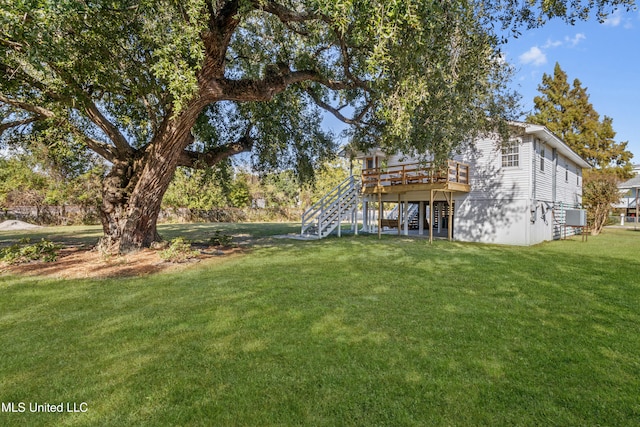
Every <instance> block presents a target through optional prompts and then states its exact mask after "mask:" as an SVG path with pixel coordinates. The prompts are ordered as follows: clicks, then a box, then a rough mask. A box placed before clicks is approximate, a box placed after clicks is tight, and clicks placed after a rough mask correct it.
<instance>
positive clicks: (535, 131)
mask: <svg viewBox="0 0 640 427" xmlns="http://www.w3.org/2000/svg"><path fill="white" fill-rule="evenodd" d="M513 127H514V132H513V137H512V139H511V140H510V142H509V143H508V144H506V145H503V144H501V143H500V142H499V140H498V138H483V139H479V140H476V141H474V143H473V144H469V146H468V148H467V149H465V150H464V151H463V153H462V154H460V155H457V156H455V157H454V158H453V159H451V160H449V161H447V163H446V164H445V165H444V166H442V165H441V166H439V167H438V166H437V165H434V164H432V162H429V161H425V160H424V159H422V160H419V159H418V158H417V157H415V156H414V157H410V156H406V155H402V154H396V155H390V156H389V155H386V154H384V153H383V152H381V151H380V150H372V151H370V152H368V153H361V154H360V155H358V156H357V158H358V159H359V160H360V161H361V162H362V181H361V183H358V182H357V180H355V179H351V183H348V182H345V183H343V188H342V189H339V191H338V192H336V193H335V194H334V196H329V195H328V197H327V198H326V199H323V201H321V204H322V205H323V206H316V207H315V208H312V209H310V210H309V211H308V212H307V213H305V215H306V217H305V218H303V234H304V233H306V234H311V233H316V234H317V235H318V236H319V237H323V235H326V234H327V230H329V229H331V230H333V229H335V226H334V225H333V224H334V223H335V220H332V219H331V218H330V215H331V214H330V213H331V212H333V211H336V212H345V213H346V215H347V217H348V215H353V210H354V209H356V208H357V206H358V200H360V201H361V209H362V222H363V227H362V229H363V230H364V231H366V232H382V231H388V230H390V229H395V228H397V232H398V233H400V234H409V233H411V232H413V233H417V234H425V235H426V234H428V235H429V236H430V238H433V237H448V238H449V239H452V240H457V241H465V242H486V243H499V244H510V245H532V244H536V243H539V242H542V241H545V240H551V239H554V238H559V237H560V236H561V235H562V234H563V233H565V232H568V233H572V232H573V231H574V228H572V227H569V228H567V227H565V225H566V221H565V214H566V212H567V209H574V208H578V207H579V206H580V203H581V201H582V169H583V168H589V167H590V166H589V164H588V163H587V162H586V161H585V160H583V159H582V158H581V157H580V156H578V155H577V154H576V153H575V152H574V151H572V150H571V149H570V148H569V147H568V146H567V145H566V144H565V143H564V142H563V141H562V140H560V139H559V138H558V137H557V136H555V135H554V134H552V133H551V132H550V131H549V130H548V129H547V128H545V127H544V126H539V125H531V124H526V123H519V122H518V123H513ZM423 157H424V156H423ZM351 188H353V189H351ZM335 201H337V205H336V206H334V209H333V210H332V208H330V207H329V206H330V205H331V204H332V203H334V202H335ZM392 205H393V206H398V207H399V209H398V208H396V209H395V210H394V212H395V213H392V214H391V216H387V217H386V218H385V215H384V214H383V212H385V207H388V206H392ZM374 206H377V207H376V208H374ZM322 211H325V212H329V215H326V216H325V217H324V218H320V216H318V215H316V214H319V213H320V212H322ZM570 213H571V214H574V213H575V212H570ZM578 213H580V212H578ZM341 217H343V216H341ZM352 218H353V217H352ZM305 220H306V228H305ZM310 224H313V225H310ZM572 224H573V223H572ZM576 225H577V224H576ZM339 229H340V228H339V227H338V230H339ZM323 230H324V232H323ZM394 231H395V230H394ZM329 232H330V231H329Z"/></svg>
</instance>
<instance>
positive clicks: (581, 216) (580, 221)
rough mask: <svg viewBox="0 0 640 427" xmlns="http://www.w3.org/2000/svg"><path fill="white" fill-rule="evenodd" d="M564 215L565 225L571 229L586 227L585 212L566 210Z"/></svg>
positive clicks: (581, 210)
mask: <svg viewBox="0 0 640 427" xmlns="http://www.w3.org/2000/svg"><path fill="white" fill-rule="evenodd" d="M564 213H565V221H564V223H565V225H568V226H571V227H586V226H587V211H586V210H584V209H567V210H566V211H564Z"/></svg>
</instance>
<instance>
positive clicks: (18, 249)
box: [0, 238, 62, 264]
mask: <svg viewBox="0 0 640 427" xmlns="http://www.w3.org/2000/svg"><path fill="white" fill-rule="evenodd" d="M61 248H62V245H59V244H56V243H53V242H50V241H48V240H45V239H42V240H41V241H40V242H38V243H33V244H31V239H29V238H26V239H22V240H20V243H16V244H14V245H11V246H9V247H7V248H3V249H0V261H3V262H6V263H8V264H23V263H26V262H30V261H37V260H42V261H44V262H53V261H55V260H57V259H58V252H59V251H60V249H61Z"/></svg>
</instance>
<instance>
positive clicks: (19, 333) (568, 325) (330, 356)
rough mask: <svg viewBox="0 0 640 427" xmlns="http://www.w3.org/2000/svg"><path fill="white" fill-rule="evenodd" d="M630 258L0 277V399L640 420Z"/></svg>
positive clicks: (336, 244)
mask: <svg viewBox="0 0 640 427" xmlns="http://www.w3.org/2000/svg"><path fill="white" fill-rule="evenodd" d="M165 227H173V228H166V229H165V233H169V234H171V233H175V235H178V234H183V233H181V230H183V227H184V230H185V234H186V232H187V231H189V230H188V229H189V228H194V230H192V232H193V233H195V234H193V235H192V238H193V236H196V235H197V233H203V232H207V228H206V227H207V226H204V225H202V226H191V225H186V226H165ZM209 227H211V226H209ZM225 227H229V228H226V230H228V231H229V232H237V233H247V234H258V235H260V236H262V237H264V236H266V235H268V234H269V232H277V233H282V232H287V231H292V230H288V229H287V227H289V228H292V227H290V226H286V225H283V226H281V227H278V226H275V225H270V226H261V225H257V226H256V225H246V224H245V225H237V226H232V225H228V226H225ZM234 227H237V228H234ZM270 227H273V228H272V229H270ZM265 230H266V231H265ZM3 236H4V237H3ZM3 238H6V235H0V241H1V240H2V239H3ZM638 253H640V233H638V232H633V231H628V230H606V232H605V233H604V234H603V235H601V236H598V237H590V238H589V241H588V242H586V243H583V242H581V241H579V240H568V241H557V242H550V243H545V244H542V245H538V246H535V247H526V248H523V247H502V246H492V245H479V244H461V243H450V242H446V241H436V242H434V244H433V245H429V244H428V242H427V241H425V240H424V239H412V238H399V237H395V236H393V237H392V236H384V237H383V239H382V240H380V241H379V240H378V239H377V237H375V236H369V237H363V236H358V237H343V238H341V239H338V238H329V239H325V240H322V241H315V242H301V241H289V240H273V241H272V242H271V243H270V244H267V245H260V246H259V247H256V248H255V249H254V250H253V251H251V253H249V254H247V255H245V256H241V257H231V258H229V259H227V260H225V261H224V262H219V260H218V262H216V263H215V264H213V263H211V264H206V263H201V264H199V265H197V266H195V267H193V268H190V269H188V270H186V271H181V272H177V273H172V274H159V275H156V276H148V277H144V278H132V279H119V280H107V279H105V280H73V281H63V280H42V279H37V278H21V277H10V276H6V275H5V276H0V337H1V338H0V339H1V341H0V343H1V345H0V402H3V403H6V402H16V403H17V402H25V403H26V405H27V408H26V412H25V413H0V425H73V426H75V425H87V426H93V425H122V426H131V425H151V426H156V425H176V426H183V425H203V426H210V425H216V426H233V425H249V426H269V425H313V426H316V425H319V426H323V425H326V426H342V425H358V426H374V425H389V426H399V425H420V426H421V425H458V426H474V425H488V426H496V425H498V426H500V425H504V426H513V425H526V426H547V425H558V426H560V425H562V426H568V425H575V426H592V425H607V426H629V425H640V356H639V355H640V260H639V259H638ZM31 402H33V403H35V402H37V403H44V402H48V403H52V404H59V403H61V402H64V403H66V402H71V403H72V404H73V403H74V402H75V403H77V404H80V403H81V402H86V405H87V406H86V409H87V412H85V413H63V414H57V413H29V407H28V405H29V403H31Z"/></svg>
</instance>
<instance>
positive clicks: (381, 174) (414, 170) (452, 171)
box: [362, 160, 469, 188]
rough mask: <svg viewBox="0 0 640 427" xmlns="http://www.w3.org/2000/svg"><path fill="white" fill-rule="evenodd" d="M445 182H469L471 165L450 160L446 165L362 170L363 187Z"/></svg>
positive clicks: (419, 165)
mask: <svg viewBox="0 0 640 427" xmlns="http://www.w3.org/2000/svg"><path fill="white" fill-rule="evenodd" d="M445 182H456V183H459V184H469V165H467V164H465V163H461V162H457V161H455V160H448V161H447V162H446V163H445V165H444V166H435V165H432V164H431V163H407V164H402V165H394V166H388V167H386V168H383V169H381V168H371V169H363V170H362V186H363V188H369V187H387V186H391V185H407V184H435V183H445Z"/></svg>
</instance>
